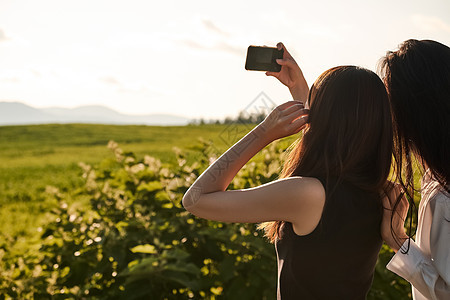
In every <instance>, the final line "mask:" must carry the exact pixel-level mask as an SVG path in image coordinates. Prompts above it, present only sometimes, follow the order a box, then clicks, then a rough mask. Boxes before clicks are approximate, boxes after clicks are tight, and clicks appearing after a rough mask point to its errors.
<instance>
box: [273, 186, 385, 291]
mask: <svg viewBox="0 0 450 300" xmlns="http://www.w3.org/2000/svg"><path fill="white" fill-rule="evenodd" d="M318 179H319V180H320V181H321V183H322V185H323V186H324V188H325V191H326V194H327V197H326V201H325V207H324V210H323V214H322V218H321V221H320V222H319V225H318V226H317V227H316V228H315V230H314V231H313V232H312V233H310V234H308V235H305V236H299V235H296V234H295V232H294V231H293V228H292V224H291V223H287V222H286V223H284V225H283V227H282V228H281V239H278V240H277V242H276V250H277V258H278V278H279V282H278V299H365V296H366V294H367V292H368V290H369V288H370V285H371V283H372V279H373V273H374V268H375V264H376V261H377V257H378V252H379V250H380V248H381V245H382V239H381V235H380V223H381V218H382V207H381V204H380V200H379V196H378V195H374V194H371V193H368V192H366V191H364V190H361V189H359V188H357V187H355V186H353V185H351V184H349V183H346V182H341V183H338V184H337V186H336V180H335V179H331V180H329V182H328V186H327V184H326V182H325V180H324V178H318ZM355 249H358V251H355Z"/></svg>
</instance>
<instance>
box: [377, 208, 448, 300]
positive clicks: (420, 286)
mask: <svg viewBox="0 0 450 300" xmlns="http://www.w3.org/2000/svg"><path fill="white" fill-rule="evenodd" d="M446 202H448V201H444V202H442V201H437V202H436V206H435V209H434V212H435V214H434V215H433V223H432V227H431V236H430V247H431V258H430V257H428V256H426V255H425V254H424V253H423V252H422V251H421V249H420V248H419V247H418V246H417V244H416V243H415V242H414V241H413V240H412V239H411V245H410V248H409V251H408V253H406V254H403V253H402V249H406V247H407V245H408V244H407V243H408V241H406V242H405V243H404V244H403V245H402V248H401V249H400V250H399V251H398V252H397V253H396V254H395V255H394V257H393V258H392V259H391V261H390V262H389V263H388V265H387V266H386V267H387V269H388V270H390V271H392V272H394V273H396V274H397V275H399V276H401V277H403V278H405V279H406V280H407V281H409V282H410V283H411V284H412V285H413V286H414V288H415V289H417V290H418V291H419V292H420V293H421V294H422V295H423V296H425V297H427V298H428V299H438V300H440V299H450V218H448V217H449V213H450V212H449V211H447V210H448V208H449V207H450V206H449V205H448V203H446Z"/></svg>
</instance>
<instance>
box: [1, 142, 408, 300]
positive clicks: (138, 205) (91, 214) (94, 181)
mask: <svg viewBox="0 0 450 300" xmlns="http://www.w3.org/2000/svg"><path fill="white" fill-rule="evenodd" d="M210 146H211V145H209V144H208V143H207V142H205V141H201V144H200V145H199V146H198V147H197V153H198V157H197V159H196V160H195V161H194V162H193V163H192V164H188V163H187V159H186V156H185V155H184V154H183V153H182V152H181V151H180V150H177V149H175V155H176V158H177V162H178V164H177V165H174V166H163V165H162V164H161V162H160V161H159V160H157V159H155V158H153V157H151V156H145V157H144V158H143V159H138V158H136V157H135V155H134V154H133V153H124V152H123V151H122V150H121V149H120V148H119V147H118V145H117V144H116V143H114V142H110V143H109V144H108V147H109V148H110V149H111V150H112V152H113V154H114V156H113V158H110V159H106V160H104V161H103V162H102V163H101V164H100V165H99V166H98V167H93V166H90V165H86V164H80V166H81V168H82V169H83V178H84V180H85V187H84V189H83V191H82V192H81V193H80V195H79V196H80V197H81V196H86V195H87V196H89V198H90V207H87V208H83V207H81V208H80V207H75V206H74V207H69V206H68V205H66V204H65V202H64V199H65V198H66V197H68V196H67V195H62V194H61V193H60V192H59V191H58V189H56V188H49V189H48V193H50V194H51V195H52V197H54V198H55V199H57V200H58V201H59V203H60V205H59V207H58V208H55V209H54V210H53V211H52V214H53V216H54V217H53V220H52V221H50V222H49V223H48V225H47V226H46V228H45V229H44V230H43V233H42V245H41V246H40V249H39V251H35V252H28V253H26V254H23V255H13V254H10V253H8V247H7V245H8V244H7V243H4V244H0V260H1V262H0V271H1V272H2V278H1V279H0V293H2V294H3V295H4V296H3V298H5V297H12V298H35V299H67V298H69V299H85V298H86V299H87V298H89V299H186V298H195V299H201V298H207V299H216V298H217V299H219V298H223V299H273V298H274V297H275V294H276V291H275V290H276V273H277V272H276V260H275V251H274V247H273V245H271V244H269V243H268V242H266V240H265V239H263V238H262V237H261V234H262V233H261V232H258V231H256V230H255V226H254V224H237V223H235V224H231V223H221V222H213V221H208V220H203V219H198V218H195V217H194V216H192V215H191V214H189V213H188V212H186V211H185V210H184V209H183V207H182V206H181V203H180V202H181V199H182V196H183V194H184V193H185V191H186V190H187V189H188V188H189V186H190V185H191V184H192V183H193V182H194V181H195V179H196V178H197V177H198V176H199V175H200V174H201V173H202V172H203V171H204V170H205V169H206V168H207V167H208V165H209V164H210V162H211V160H212V159H214V158H213V157H214V153H211V151H210V149H211V148H210ZM216 155H217V153H216ZM283 155H284V153H283V151H282V150H281V149H280V147H277V143H272V144H271V145H270V146H269V147H268V148H267V149H264V150H263V151H262V155H261V156H260V158H261V160H260V161H256V160H252V161H251V162H249V163H248V164H247V165H246V166H245V167H244V168H243V169H242V170H241V171H240V172H239V174H238V176H236V178H234V180H233V182H232V183H231V185H230V188H231V189H240V188H249V187H252V186H256V185H260V184H263V183H266V182H269V181H272V180H274V179H276V178H277V177H278V174H279V172H280V169H281V164H282V161H283ZM19 256H20V257H19ZM380 257H382V258H383V259H384V260H386V261H383V262H382V264H379V265H378V266H377V270H376V277H375V282H374V288H373V289H372V290H371V293H370V298H371V299H389V298H390V299H401V298H402V297H403V298H405V295H406V292H407V289H408V288H409V286H408V284H406V282H404V281H399V280H398V277H395V275H393V274H389V273H388V271H386V270H385V268H384V265H385V263H386V262H387V259H389V257H390V253H389V250H388V249H387V248H383V252H382V253H381V255H380ZM2 258H4V259H2ZM386 279H388V281H386ZM406 298H407V296H406ZM0 299H2V297H1V296H0Z"/></svg>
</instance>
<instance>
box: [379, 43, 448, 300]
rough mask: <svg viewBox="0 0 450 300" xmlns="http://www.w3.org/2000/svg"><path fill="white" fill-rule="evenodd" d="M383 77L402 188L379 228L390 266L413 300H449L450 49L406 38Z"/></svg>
mask: <svg viewBox="0 0 450 300" xmlns="http://www.w3.org/2000/svg"><path fill="white" fill-rule="evenodd" d="M381 73H382V74H381V75H382V77H383V79H384V82H385V84H386V88H387V90H388V94H389V99H390V102H391V105H392V111H393V115H394V125H395V126H394V127H395V130H394V132H395V135H394V136H395V145H396V146H395V148H394V150H395V151H394V157H395V163H396V170H397V174H398V179H399V183H400V185H401V186H402V189H395V190H394V193H393V197H390V198H391V201H385V206H390V207H392V210H391V211H393V212H395V213H389V211H386V212H387V213H385V216H384V219H383V223H382V224H383V226H382V234H383V238H384V240H385V241H386V243H387V244H388V245H389V246H390V247H391V248H392V249H393V250H394V251H395V252H396V254H395V255H394V257H393V258H392V260H391V261H390V262H389V264H388V265H387V268H388V269H389V270H391V271H393V272H395V273H397V274H398V275H400V276H402V277H403V278H405V279H406V280H408V281H409V282H411V284H412V286H413V297H414V299H415V300H418V299H450V48H449V47H447V46H445V45H443V44H441V43H439V42H436V41H431V40H422V41H418V40H407V41H405V42H403V43H402V44H401V45H400V47H399V49H398V50H397V51H394V52H388V53H387V55H386V56H385V57H384V58H382V60H381ZM413 157H416V158H417V160H418V162H419V165H420V166H421V167H422V168H423V170H424V175H423V177H422V182H421V189H420V191H421V201H420V205H419V212H418V223H417V233H416V241H415V242H414V241H413V240H411V239H409V237H408V235H407V234H406V232H405V228H404V226H403V221H404V219H405V217H406V214H407V210H408V205H407V202H406V201H405V198H404V197H403V198H401V197H400V196H401V193H402V192H407V194H409V195H413V194H414V191H415V190H416V188H415V186H414V176H413V173H414V172H413V167H412V158H413ZM409 199H410V201H411V199H412V197H409ZM405 203H406V204H405ZM412 204H413V202H412ZM400 249H401V251H398V250H400Z"/></svg>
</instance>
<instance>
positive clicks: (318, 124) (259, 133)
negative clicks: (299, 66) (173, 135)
mask: <svg viewBox="0 0 450 300" xmlns="http://www.w3.org/2000/svg"><path fill="white" fill-rule="evenodd" d="M304 83H306V82H304ZM305 89H306V91H307V90H308V88H307V86H306V88H305V87H304V86H303V87H301V88H300V89H298V90H297V89H296V91H299V92H301V93H302V95H303V96H304V97H306V93H305ZM299 100H302V101H289V102H286V103H284V104H282V105H280V106H278V107H277V108H275V109H274V110H273V111H272V112H271V113H270V114H269V115H268V116H267V117H266V119H265V120H264V121H263V122H261V123H260V124H259V125H257V126H256V127H255V128H254V129H253V130H251V131H250V132H249V133H248V134H247V135H245V136H244V137H243V138H242V139H241V140H240V141H238V142H237V143H236V144H235V145H233V146H232V147H231V148H230V149H228V150H227V151H226V152H225V153H224V154H222V155H221V156H220V157H219V158H218V159H217V160H216V161H215V162H214V163H213V164H212V165H210V166H209V167H208V169H207V170H206V171H205V172H204V173H203V174H201V176H199V177H198V178H197V180H196V181H195V182H194V183H193V185H192V186H191V187H190V188H189V189H188V191H187V192H186V193H185V195H184V197H183V205H184V207H185V208H186V209H187V210H188V211H190V212H191V213H193V214H194V215H196V216H198V217H201V218H206V219H211V220H217V221H223V222H251V223H262V224H260V227H261V228H263V229H264V230H265V232H266V235H267V236H268V238H269V239H270V240H271V241H272V242H274V243H275V247H276V252H277V259H278V289H277V298H278V299H364V298H365V296H366V295H367V292H368V291H369V288H370V285H371V282H372V279H373V273H374V268H375V264H376V261H377V257H378V252H379V250H380V247H381V244H382V239H381V235H380V223H381V219H382V214H383V212H382V195H383V194H384V193H386V191H387V190H389V189H390V188H391V187H389V186H387V184H386V182H388V181H387V180H388V176H389V170H390V166H391V158H392V155H391V154H392V140H393V132H392V121H391V112H390V106H389V101H388V96H387V93H386V89H385V87H384V85H383V82H382V81H381V80H380V79H379V77H378V76H377V75H376V74H375V73H373V72H371V71H369V70H366V69H363V68H359V67H354V66H341V67H335V68H332V69H330V70H328V71H326V72H324V73H323V74H322V75H320V76H319V78H318V79H317V80H316V81H315V83H314V84H313V86H312V87H311V90H310V91H309V93H308V98H307V99H305V98H303V99H299ZM305 101H306V107H307V108H309V113H308V110H306V109H305V108H304V106H303V102H305ZM306 122H308V123H307V124H306ZM302 129H304V131H303V137H302V138H300V139H299V140H297V142H296V144H295V145H294V147H292V148H291V151H290V154H289V157H288V159H287V161H286V163H285V165H284V168H283V170H282V173H281V178H280V179H278V180H275V181H273V182H270V183H267V184H264V185H261V186H257V187H254V188H249V189H242V190H226V189H227V186H228V185H229V184H230V182H231V181H232V179H233V177H234V176H235V175H236V174H237V172H238V171H239V170H240V169H241V168H242V167H243V166H244V165H245V164H246V163H247V162H248V161H249V160H250V159H251V158H252V157H253V156H254V155H255V154H256V153H258V152H259V151H260V150H261V149H263V148H264V147H265V146H267V145H268V144H270V143H271V142H272V141H274V140H277V139H279V138H283V137H285V136H289V135H292V134H295V133H298V132H299V131H300V130H302ZM355 249H358V251H355Z"/></svg>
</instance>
